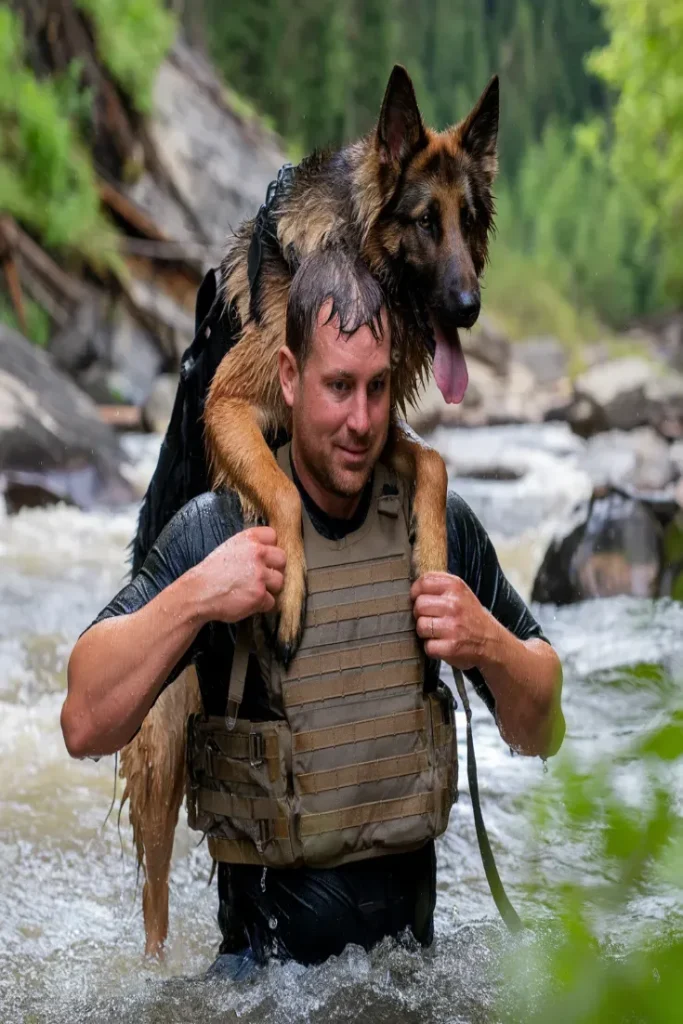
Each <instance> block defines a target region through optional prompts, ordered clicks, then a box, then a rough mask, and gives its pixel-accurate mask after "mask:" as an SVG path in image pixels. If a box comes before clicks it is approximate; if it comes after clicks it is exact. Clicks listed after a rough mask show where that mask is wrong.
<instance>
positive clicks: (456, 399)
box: [430, 317, 469, 405]
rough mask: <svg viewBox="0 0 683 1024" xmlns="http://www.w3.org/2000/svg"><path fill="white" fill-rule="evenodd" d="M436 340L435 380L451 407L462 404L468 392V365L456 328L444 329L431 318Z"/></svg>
mask: <svg viewBox="0 0 683 1024" xmlns="http://www.w3.org/2000/svg"><path fill="white" fill-rule="evenodd" d="M430 325H431V328H432V335H433V338H434V364H433V365H434V380H435V381H436V384H437V387H438V389H439V391H440V392H441V394H442V395H443V397H444V401H446V402H448V404H449V405H458V404H459V403H460V402H462V400H463V398H464V397H465V392H466V391H467V382H468V380H469V377H468V374H467V364H466V363H465V356H464V355H463V351H462V345H461V344H460V337H459V335H458V330H457V328H456V327H449V328H447V329H446V328H443V327H441V326H440V325H439V324H438V323H437V321H436V320H435V319H434V317H430Z"/></svg>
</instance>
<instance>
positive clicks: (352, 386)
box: [281, 303, 391, 498]
mask: <svg viewBox="0 0 683 1024" xmlns="http://www.w3.org/2000/svg"><path fill="white" fill-rule="evenodd" d="M330 309H331V303H326V304H325V305H324V306H323V307H322V309H321V310H320V313H319V315H318V326H317V328H316V333H315V336H314V338H313V339H312V342H311V347H310V351H309V355H308V358H307V360H306V362H305V364H304V366H303V369H302V370H301V371H299V369H298V367H296V364H295V363H294V361H293V357H292V359H291V360H288V359H287V358H286V357H285V360H284V361H281V382H282V387H283V393H284V396H285V401H286V402H287V404H288V405H289V406H290V408H291V410H292V428H293V437H294V439H295V451H296V454H297V456H298V458H299V459H300V460H301V461H302V462H303V464H304V466H305V468H306V470H307V471H308V473H310V475H311V476H312V477H313V478H314V479H315V480H316V482H317V483H318V484H319V486H320V487H321V488H322V489H323V490H324V491H327V492H328V493H329V494H331V495H334V496H336V497H340V498H350V497H353V496H355V495H357V494H359V493H360V492H361V491H362V489H363V487H364V486H365V484H366V483H367V481H368V478H369V477H370V474H371V472H372V469H373V466H374V465H375V462H376V461H377V459H378V458H379V456H380V454H381V452H382V449H383V448H384V445H385V443H386V439H387V432H388V429H389V413H390V366H391V364H390V351H391V349H390V344H391V343H390V336H389V327H388V324H387V321H386V319H385V318H384V316H383V317H382V325H383V333H382V336H381V337H380V338H379V340H378V339H376V338H375V337H374V336H373V334H372V331H371V330H370V328H369V327H361V328H360V330H358V331H356V333H355V334H352V335H343V334H342V335H340V334H339V332H338V329H337V326H336V324H335V322H334V321H333V322H332V323H330V324H326V323H325V320H326V319H327V317H328V316H329V314H330ZM284 351H285V352H286V353H289V349H285V350H284ZM290 356H291V353H290ZM287 363H288V366H287V365H285V364H287Z"/></svg>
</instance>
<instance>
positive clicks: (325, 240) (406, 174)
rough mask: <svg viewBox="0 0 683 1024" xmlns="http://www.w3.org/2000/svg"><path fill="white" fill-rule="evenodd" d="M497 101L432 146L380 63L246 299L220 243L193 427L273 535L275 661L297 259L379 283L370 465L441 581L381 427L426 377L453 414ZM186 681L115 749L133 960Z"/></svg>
mask: <svg viewBox="0 0 683 1024" xmlns="http://www.w3.org/2000/svg"><path fill="white" fill-rule="evenodd" d="M498 107H499V90H498V79H497V77H495V78H493V79H492V80H491V82H490V83H489V85H488V86H487V87H486V89H485V90H484V92H483V94H482V96H481V97H480V99H479V101H478V102H477V104H476V105H475V107H474V109H473V110H472V111H471V113H470V114H469V115H468V116H467V117H466V118H465V119H464V120H462V121H461V122H460V123H458V124H456V125H455V126H454V127H451V128H448V129H446V130H445V131H443V132H436V131H433V130H431V129H429V128H428V127H426V126H425V125H424V123H423V121H422V117H421V115H420V111H419V109H418V106H417V102H416V99H415V93H414V90H413V86H412V83H411V81H410V78H409V77H408V74H407V73H406V71H405V70H404V69H403V68H402V67H400V66H399V65H396V66H395V67H394V69H393V71H392V73H391V76H390V79H389V83H388V85H387V89H386V93H385V96H384V100H383V103H382V108H381V111H380V115H379V120H378V123H377V126H376V128H375V129H374V130H373V131H372V132H370V133H369V134H368V135H367V136H366V137H365V138H363V139H361V140H360V141H358V142H356V143H354V144H352V145H350V146H348V147H347V148H345V149H342V150H340V151H337V152H334V153H325V154H314V155H313V156H311V157H309V158H307V159H305V160H304V161H303V162H302V163H301V164H300V165H299V167H297V168H296V170H295V172H294V177H293V181H292V184H291V187H290V188H289V190H288V191H287V192H286V193H285V194H284V195H282V196H281V197H279V198H277V199H276V202H275V209H274V219H275V224H276V235H273V237H271V238H266V240H265V242H264V247H263V251H262V253H261V271H260V272H259V275H258V277H257V278H256V282H255V285H254V288H253V289H252V288H250V284H249V281H250V278H249V273H248V260H249V246H250V242H251V238H252V232H253V226H254V221H253V220H252V221H248V222H246V223H245V224H244V225H243V226H242V227H241V228H240V229H239V230H238V231H237V233H236V236H235V238H234V240H233V241H232V243H231V244H230V246H229V248H228V250H227V254H226V256H225V258H224V260H223V263H222V267H221V270H222V287H223V288H224V293H225V302H226V308H229V309H231V310H232V312H233V315H234V314H236V315H237V317H238V318H239V324H240V334H239V338H238V340H237V343H236V344H235V345H234V346H233V347H232V348H231V349H230V350H229V351H228V352H227V354H226V355H225V356H224V358H223V359H222V361H221V363H220V365H219V367H218V369H217V371H216V373H215V375H214V378H213V381H212V383H211V386H210V390H209V393H208V395H207V399H206V405H205V413H204V425H205V438H206V448H207V456H208V458H209V460H210V463H211V467H212V476H213V483H214V486H216V487H220V486H228V487H232V488H235V489H236V490H237V491H238V493H239V494H240V496H241V498H242V500H243V504H244V507H245V513H246V514H248V515H252V516H253V515H256V516H259V517H262V518H263V519H265V520H266V521H267V522H268V523H270V525H271V526H273V527H274V528H275V531H276V533H277V538H278V544H279V545H280V546H281V547H282V548H284V550H285V551H286V553H287V568H286V573H285V585H284V589H283V592H282V594H281V596H280V602H279V622H278V626H277V635H276V636H274V637H273V643H274V646H275V650H276V653H277V655H278V656H279V657H280V659H281V660H282V661H283V662H285V663H287V662H289V660H290V659H291V658H292V657H293V655H294V654H295V652H296V648H297V645H298V642H299V639H300V634H301V623H302V613H303V610H304V605H305V597H306V584H305V580H306V576H305V562H304V552H303V540H302V535H301V506H300V499H299V494H298V491H297V489H296V487H295V486H294V484H293V483H291V481H289V480H288V479H287V478H286V477H285V476H284V474H283V473H282V472H281V471H280V470H279V468H278V467H277V464H276V461H275V459H274V456H273V453H272V451H271V449H270V448H269V447H268V445H267V443H266V440H265V439H264V434H265V433H267V432H269V431H272V430H276V429H278V428H279V429H282V428H284V430H287V429H288V427H289V422H288V414H287V409H286V406H285V405H284V402H283V400H282V396H281V393H280V388H279V379H278V369H277V353H278V350H279V348H280V347H281V345H282V344H283V342H284V333H285V331H284V326H285V321H286V309H287V297H288V293H289V285H290V282H291V278H292V273H293V270H294V269H295V268H296V265H297V262H298V260H300V259H301V258H303V257H305V256H306V255H307V254H309V253H310V252H313V251H316V250H320V249H321V248H323V247H325V246H335V245H344V246H347V247H350V248H351V249H352V250H354V251H357V252H359V253H360V255H361V257H362V258H363V260H364V261H365V263H366V264H367V266H368V267H369V268H370V270H371V271H372V273H373V274H374V275H375V276H376V278H377V279H378V280H379V281H380V282H381V284H382V286H383V288H384V291H385V294H386V297H387V306H388V311H389V314H390V321H391V325H392V350H393V352H394V355H393V369H392V400H393V404H394V409H395V411H394V415H393V418H392V427H391V430H390V435H389V441H388V445H387V450H386V452H385V456H383V457H384V458H386V459H387V460H388V461H389V462H390V464H391V465H392V466H393V467H394V468H395V469H396V471H397V472H399V473H400V474H401V475H403V476H405V477H408V478H410V479H411V480H412V481H413V482H414V502H413V518H414V532H415V544H414V548H413V562H414V565H413V571H414V573H415V575H416V576H418V575H420V574H421V573H423V572H428V571H433V570H445V569H446V564H447V550H446V526H445V515H444V510H445V503H446V491H447V474H446V469H445V466H444V464H443V461H442V460H441V458H440V457H439V455H438V454H437V453H436V452H434V451H433V450H431V449H429V448H428V447H427V446H426V445H423V444H422V443H421V442H420V441H419V439H417V438H416V437H415V436H414V435H411V434H410V433H409V432H408V431H407V430H406V429H405V428H404V427H402V426H401V425H400V423H399V421H398V419H397V415H396V414H397V413H398V412H403V411H404V410H405V407H406V405H407V404H408V403H409V402H410V401H411V400H412V399H414V398H415V397H416V395H417V390H418V387H419V384H420V382H421V381H424V380H425V378H426V376H427V374H428V372H429V369H430V364H431V365H432V366H433V372H434V376H435V379H436V383H437V385H438V387H439V389H440V391H441V393H442V394H443V396H444V398H445V400H446V401H447V402H460V401H461V400H462V398H463V395H464V393H465V389H466V387H467V369H466V366H465V361H464V358H463V354H462V349H461V346H460V341H459V338H458V328H462V327H464V328H469V327H471V326H472V325H473V324H474V322H475V321H476V319H477V316H478V315H479V309H480V289H479V277H480V275H481V273H482V271H483V269H484V266H485V264H486V260H487V248H488V238H489V234H490V231H491V227H492V222H493V213H494V204H493V196H492V192H491V187H492V183H493V180H494V177H495V174H496V170H497V132H498ZM198 704H199V696H198V689H197V684H196V677H195V676H194V671H193V670H188V672H187V673H185V674H184V676H183V677H181V678H180V679H179V680H178V681H177V682H176V683H174V684H173V686H171V687H169V688H168V689H167V690H166V691H165V692H164V693H163V694H162V695H161V697H160V698H159V700H158V701H157V703H156V704H155V706H154V708H153V709H152V711H151V712H150V714H149V715H148V716H147V719H146V721H145V723H144V725H143V727H142V729H141V730H140V732H139V733H138V735H137V736H136V738H135V739H134V740H133V741H132V742H131V743H130V744H129V745H128V747H126V748H125V750H124V752H123V756H122V766H121V773H122V775H123V776H124V777H125V778H126V780H127V784H126V790H125V793H124V799H126V797H128V798H129V799H130V817H131V823H132V826H133V832H134V837H135V842H136V846H137V851H138V858H139V860H140V861H141V863H143V865H144V869H145V876H146V881H145V886H144V891H143V910H144V918H145V930H146V937H147V944H146V948H147V952H151V953H156V952H159V951H160V949H161V947H162V944H163V942H164V940H165V938H166V934H167V928H168V872H169V866H170V857H171V849H172V842H173V833H174V830H175V826H176V823H177V818H178V812H179V808H180V803H181V801H182V794H183V788H184V786H183V781H184V745H185V739H184V728H185V719H186V716H187V714H188V713H189V712H190V711H192V710H193V709H195V708H197V709H198Z"/></svg>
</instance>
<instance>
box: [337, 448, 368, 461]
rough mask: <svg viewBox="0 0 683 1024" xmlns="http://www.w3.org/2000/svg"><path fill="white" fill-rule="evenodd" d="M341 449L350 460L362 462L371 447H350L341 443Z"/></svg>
mask: <svg viewBox="0 0 683 1024" xmlns="http://www.w3.org/2000/svg"><path fill="white" fill-rule="evenodd" d="M338 447H339V450H340V451H341V452H342V453H343V454H344V455H345V456H346V458H347V459H348V460H349V461H350V462H362V461H363V459H365V458H366V456H367V454H368V452H369V450H370V449H369V448H367V447H365V448H357V447H348V446H347V445H343V444H340V445H339V446H338Z"/></svg>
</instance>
